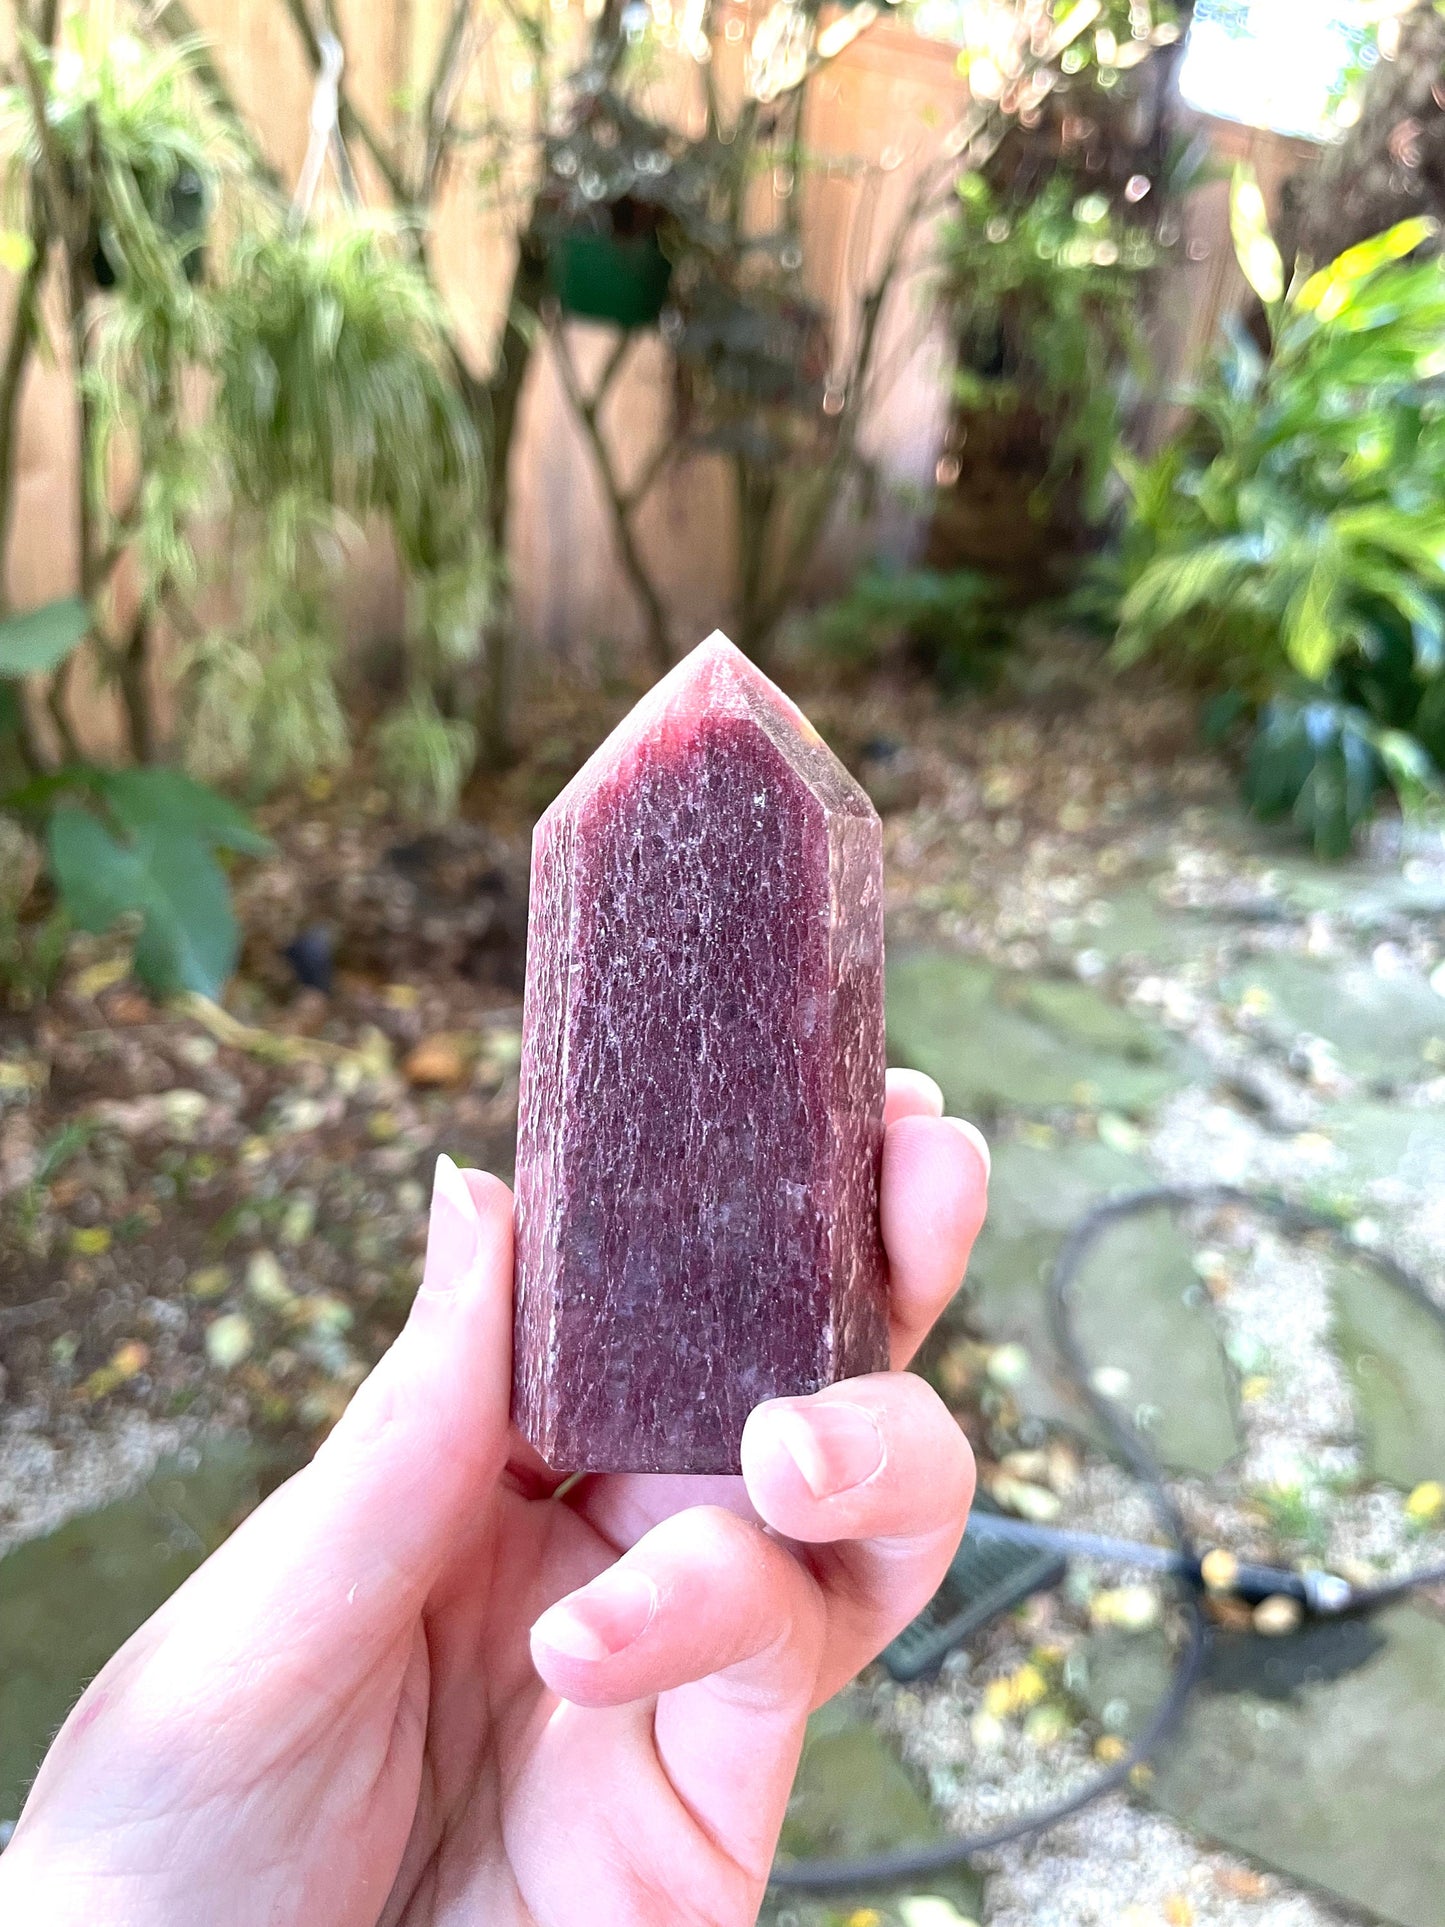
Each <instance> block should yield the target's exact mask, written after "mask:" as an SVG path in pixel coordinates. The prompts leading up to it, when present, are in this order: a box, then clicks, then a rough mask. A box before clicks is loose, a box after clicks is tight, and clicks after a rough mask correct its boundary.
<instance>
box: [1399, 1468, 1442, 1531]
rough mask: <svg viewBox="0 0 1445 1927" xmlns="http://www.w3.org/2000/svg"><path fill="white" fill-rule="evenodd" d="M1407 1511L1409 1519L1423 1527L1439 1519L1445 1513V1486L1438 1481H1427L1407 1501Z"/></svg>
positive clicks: (1417, 1487)
mask: <svg viewBox="0 0 1445 1927" xmlns="http://www.w3.org/2000/svg"><path fill="white" fill-rule="evenodd" d="M1405 1511H1406V1514H1407V1515H1408V1517H1410V1518H1411V1519H1414V1520H1416V1521H1417V1522H1418V1523H1419V1524H1421V1525H1428V1524H1429V1523H1430V1522H1431V1521H1432V1520H1434V1519H1438V1518H1439V1517H1440V1514H1441V1513H1442V1512H1445V1485H1442V1484H1441V1483H1440V1481H1439V1480H1438V1479H1426V1480H1425V1481H1424V1483H1423V1484H1421V1485H1417V1486H1416V1487H1415V1490H1414V1491H1413V1492H1412V1493H1411V1494H1410V1496H1409V1498H1408V1499H1406V1501H1405Z"/></svg>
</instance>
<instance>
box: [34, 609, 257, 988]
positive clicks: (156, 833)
mask: <svg viewBox="0 0 1445 1927" xmlns="http://www.w3.org/2000/svg"><path fill="white" fill-rule="evenodd" d="M88 628H89V618H88V612H87V610H86V607H85V604H84V603H82V602H78V601H65V602H53V603H49V604H47V605H46V606H45V607H44V608H43V609H37V610H35V611H33V612H31V613H30V614H28V615H24V616H12V617H11V618H9V620H7V621H5V622H0V695H4V696H8V697H9V699H10V700H9V701H8V702H7V703H6V704H5V705H4V706H3V708H0V749H3V748H4V746H5V742H4V739H5V737H6V735H7V733H8V729H7V722H6V718H7V717H8V718H9V719H10V723H9V728H12V729H13V727H14V724H15V718H16V716H17V715H18V708H17V698H16V684H17V683H18V682H19V680H20V678H21V677H23V676H26V675H32V674H35V673H36V672H37V671H41V670H50V669H54V668H56V667H57V666H58V665H59V664H60V663H62V662H64V661H65V659H66V658H67V657H68V656H69V655H70V654H71V652H72V651H74V650H75V649H77V648H78V647H79V646H80V644H81V642H82V641H83V640H84V638H85V636H86V634H87V631H88ZM5 817H9V818H12V819H14V820H15V821H16V822H18V823H19V824H20V825H22V826H24V828H26V829H28V830H30V831H31V832H32V833H33V834H34V835H35V837H36V838H37V839H38V840H39V841H40V843H41V844H42V845H43V847H44V850H45V856H46V863H47V868H48V870H49V874H50V880H51V883H52V885H53V886H54V889H55V893H56V896H57V898H58V900H59V903H60V906H61V910H62V912H63V916H62V917H61V918H60V919H56V918H51V919H48V920H46V921H45V922H44V923H42V924H40V925H39V926H37V927H36V929H35V930H34V931H33V932H31V933H30V940H29V941H28V942H27V940H26V932H25V928H24V926H23V923H22V915H21V913H22V911H23V910H24V903H23V901H15V902H7V903H4V904H0V912H3V914H0V973H3V974H4V975H5V976H6V977H7V979H10V980H16V981H20V982H21V984H22V988H24V987H26V985H25V980H26V979H27V978H30V979H34V980H35V983H34V987H38V988H40V989H43V988H44V987H45V982H46V981H47V980H48V977H49V976H50V975H52V974H53V972H54V969H55V968H56V967H57V966H58V963H59V957H60V951H61V948H62V946H63V942H64V936H65V932H66V930H67V929H68V928H75V929H79V930H88V931H91V932H94V933H95V934H97V935H99V934H101V933H103V932H105V931H108V930H110V929H112V928H113V927H114V926H115V925H116V924H118V923H120V922H121V921H122V920H124V919H128V920H130V921H131V922H132V923H133V924H134V927H135V970H136V975H137V976H138V977H139V978H140V980H141V982H142V983H144V984H145V985H146V986H147V987H148V988H149V989H150V990H153V991H154V992H155V993H156V994H157V995H158V996H168V995H170V994H172V993H174V992H177V991H196V992H199V993H200V994H201V995H202V996H206V997H217V996H219V995H220V993H221V990H222V988H223V987H224V985H225V982H226V979H227V978H228V977H229V976H230V974H231V972H232V970H233V969H234V968H235V964H236V956H237V952H238V950H239V947H240V943H239V936H238V933H237V929H236V920H235V917H234V915H233V913H232V909H231V900H230V888H229V885H228V882H227V879H226V874H225V871H224V870H223V869H222V868H221V865H220V864H219V862H218V861H217V856H216V853H217V851H221V850H225V851H234V852H237V853H240V854H245V855H250V856H260V855H263V854H264V853H265V852H266V851H267V850H268V849H269V848H270V845H269V844H268V843H267V841H266V839H265V838H264V837H263V836H261V835H259V834H258V832H257V831H256V830H254V829H253V828H252V827H251V825H250V824H249V823H248V822H247V820H246V818H245V817H244V816H243V815H242V814H241V812H240V811H239V810H237V809H235V808H233V807H232V805H231V804H230V803H228V802H227V801H226V800H225V798H224V797H221V796H217V795H216V793H215V791H214V790H209V789H207V788H205V787H204V785H202V784H200V783H197V782H194V781H192V779H191V778H190V777H189V776H186V775H184V774H182V772H181V771H180V770H176V769H165V768H150V769H104V768H101V767H99V766H98V765H96V764H93V763H87V762H81V761H71V762H67V763H64V764H62V765H61V766H60V768H58V769H56V770H52V771H49V772H47V773H46V774H44V775H41V776H36V777H33V778H31V779H30V780H29V781H28V782H24V783H21V784H20V785H18V786H17V787H15V788H14V789H11V790H9V791H8V792H7V793H5V794H3V795H0V821H3V820H4V819H5ZM25 894H28V883H27V888H26V891H25Z"/></svg>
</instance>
